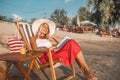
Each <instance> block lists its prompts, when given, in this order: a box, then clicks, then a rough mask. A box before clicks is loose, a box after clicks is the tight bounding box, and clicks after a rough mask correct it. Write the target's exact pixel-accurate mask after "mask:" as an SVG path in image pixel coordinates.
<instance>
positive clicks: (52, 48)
mask: <svg viewBox="0 0 120 80" xmlns="http://www.w3.org/2000/svg"><path fill="white" fill-rule="evenodd" d="M50 50H51V51H58V49H57V47H56V46H52V47H51V48H50Z"/></svg>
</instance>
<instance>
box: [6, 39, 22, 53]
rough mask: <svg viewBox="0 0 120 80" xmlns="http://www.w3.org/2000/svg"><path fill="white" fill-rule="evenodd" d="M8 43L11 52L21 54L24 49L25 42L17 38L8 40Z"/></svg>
mask: <svg viewBox="0 0 120 80" xmlns="http://www.w3.org/2000/svg"><path fill="white" fill-rule="evenodd" d="M8 42H9V51H10V52H20V49H21V48H22V47H23V41H22V40H21V39H18V38H17V37H13V38H8Z"/></svg>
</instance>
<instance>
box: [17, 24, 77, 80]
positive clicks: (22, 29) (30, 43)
mask: <svg viewBox="0 0 120 80" xmlns="http://www.w3.org/2000/svg"><path fill="white" fill-rule="evenodd" d="M16 25H17V28H18V30H19V33H20V35H21V37H22V40H23V41H24V44H25V47H26V48H27V50H33V51H40V50H38V48H37V45H36V38H35V36H34V35H33V33H32V28H31V26H30V25H29V24H28V23H23V22H20V23H19V22H17V24H16ZM47 51H48V58H49V62H47V63H45V64H40V63H39V60H38V59H37V58H36V59H35V60H33V61H32V62H31V63H30V66H29V70H28V73H30V72H31V70H33V69H40V68H43V67H46V66H50V71H51V76H52V80H56V75H55V70H54V66H53V65H54V64H56V63H58V62H61V60H60V59H58V60H52V55H51V50H50V49H48V50H47ZM43 54H44V53H43ZM71 69H72V76H69V77H68V78H66V79H67V80H69V79H73V78H75V69H74V66H73V64H72V65H71Z"/></svg>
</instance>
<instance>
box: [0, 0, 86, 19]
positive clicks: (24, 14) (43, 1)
mask: <svg viewBox="0 0 120 80" xmlns="http://www.w3.org/2000/svg"><path fill="white" fill-rule="evenodd" d="M87 2H88V0H0V15H4V16H8V17H14V18H16V17H19V18H20V19H25V20H28V21H29V20H30V19H31V18H44V17H45V18H50V15H51V14H52V13H53V12H54V10H55V9H64V10H65V11H66V12H67V16H68V17H69V18H73V17H74V16H75V15H76V14H77V11H78V10H79V9H80V7H85V6H86V5H87ZM45 13H46V15H44V14H45Z"/></svg>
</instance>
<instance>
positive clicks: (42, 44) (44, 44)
mask: <svg viewBox="0 0 120 80" xmlns="http://www.w3.org/2000/svg"><path fill="white" fill-rule="evenodd" d="M36 43H37V47H39V48H40V47H41V48H42V47H45V48H50V47H52V44H51V43H50V41H49V40H47V39H37V40H36Z"/></svg>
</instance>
